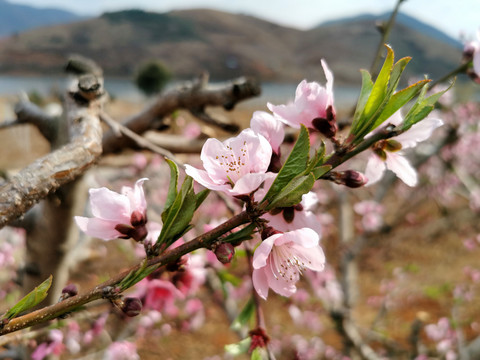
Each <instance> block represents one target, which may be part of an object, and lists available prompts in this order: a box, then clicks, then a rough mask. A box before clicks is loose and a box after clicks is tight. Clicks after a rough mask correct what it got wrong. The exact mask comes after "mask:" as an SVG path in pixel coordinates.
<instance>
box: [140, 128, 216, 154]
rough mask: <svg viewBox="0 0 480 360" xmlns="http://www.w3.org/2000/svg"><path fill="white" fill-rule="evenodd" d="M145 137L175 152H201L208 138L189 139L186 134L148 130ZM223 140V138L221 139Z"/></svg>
mask: <svg viewBox="0 0 480 360" xmlns="http://www.w3.org/2000/svg"><path fill="white" fill-rule="evenodd" d="M144 138H145V139H147V140H148V141H149V142H150V143H152V144H155V145H157V146H160V147H161V148H164V149H166V150H168V151H171V152H173V153H176V154H178V153H180V154H199V153H200V151H201V150H202V147H203V144H205V140H206V139H187V138H186V137H185V136H181V135H175V134H164V133H159V132H156V131H148V132H146V133H145V134H144ZM219 140H220V141H222V140H221V139H219Z"/></svg>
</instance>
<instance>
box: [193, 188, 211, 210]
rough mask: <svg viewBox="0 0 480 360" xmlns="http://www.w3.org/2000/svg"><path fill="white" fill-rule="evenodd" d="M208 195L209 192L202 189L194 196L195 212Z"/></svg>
mask: <svg viewBox="0 0 480 360" xmlns="http://www.w3.org/2000/svg"><path fill="white" fill-rule="evenodd" d="M208 194H210V190H208V189H204V190H202V191H200V192H199V193H198V194H195V210H197V209H198V208H199V207H200V205H202V203H203V202H204V201H205V199H206V198H207V196H208Z"/></svg>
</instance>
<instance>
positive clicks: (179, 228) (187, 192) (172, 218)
mask: <svg viewBox="0 0 480 360" xmlns="http://www.w3.org/2000/svg"><path fill="white" fill-rule="evenodd" d="M196 205H197V198H196V196H195V193H194V191H193V179H192V178H191V177H190V176H187V177H186V178H185V180H184V182H183V184H182V187H181V189H180V191H179V192H178V193H177V195H176V197H175V200H174V201H173V203H172V204H171V206H170V207H169V208H168V209H167V210H165V211H164V212H163V213H162V220H163V226H162V231H161V232H160V235H159V237H158V239H157V247H158V246H159V245H160V244H167V246H169V245H171V244H172V243H173V242H174V241H175V240H177V239H178V238H179V235H180V236H181V235H183V234H184V233H185V230H186V228H187V227H188V226H189V223H190V221H191V220H192V218H193V214H194V212H195V209H196Z"/></svg>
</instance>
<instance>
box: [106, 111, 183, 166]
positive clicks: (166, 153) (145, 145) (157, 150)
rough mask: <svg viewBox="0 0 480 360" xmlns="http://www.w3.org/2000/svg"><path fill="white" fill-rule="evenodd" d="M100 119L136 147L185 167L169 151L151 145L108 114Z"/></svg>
mask: <svg viewBox="0 0 480 360" xmlns="http://www.w3.org/2000/svg"><path fill="white" fill-rule="evenodd" d="M100 119H101V120H103V121H105V122H106V123H107V124H108V125H109V126H110V128H112V129H115V130H114V131H117V132H120V135H124V136H127V137H128V138H130V139H132V140H133V141H135V143H136V144H137V145H138V146H140V147H142V148H145V149H148V150H150V151H153V152H154V153H157V154H160V155H162V156H164V157H166V158H169V159H171V160H173V161H174V162H175V163H176V164H177V165H178V166H180V167H182V168H183V167H185V165H184V164H183V163H182V162H181V161H180V160H178V159H177V158H176V157H175V155H173V154H172V153H171V152H170V151H168V150H166V149H163V148H161V147H159V146H157V145H155V144H152V143H151V142H150V141H148V140H147V139H145V138H144V137H143V136H140V135H138V134H136V133H134V132H133V131H132V130H130V129H129V128H127V127H125V126H123V125H122V124H120V123H118V122H116V121H115V120H113V119H112V118H111V117H110V116H109V115H108V114H106V113H103V112H102V113H101V114H100Z"/></svg>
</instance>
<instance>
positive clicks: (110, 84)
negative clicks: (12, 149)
mask: <svg viewBox="0 0 480 360" xmlns="http://www.w3.org/2000/svg"><path fill="white" fill-rule="evenodd" d="M68 82H69V78H68V77H60V76H48V77H20V76H0V96H7V95H16V94H19V93H21V92H22V91H23V92H26V93H30V92H34V91H35V92H38V93H39V94H48V93H50V92H51V91H55V92H58V91H60V92H61V91H63V90H64V89H65V88H66V87H67V85H68ZM175 85H178V83H172V84H171V85H170V86H175ZM296 86H297V84H273V83H264V84H262V94H261V96H260V97H258V98H254V99H251V100H248V104H249V105H251V106H258V107H263V106H265V104H266V102H267V101H270V102H272V103H274V104H281V103H285V102H286V101H288V100H291V99H293V98H294V96H295V89H296ZM105 88H106V90H107V91H108V93H109V94H110V95H111V96H112V97H114V98H117V99H121V100H130V101H133V102H140V101H144V100H145V97H144V96H143V95H142V93H141V92H140V91H139V90H138V89H137V87H136V86H135V85H134V84H133V82H132V81H131V80H129V79H115V78H106V80H105ZM334 90H335V104H336V106H337V107H342V106H351V105H352V104H354V103H355V101H356V99H357V94H358V91H359V89H358V88H353V87H335V89H334Z"/></svg>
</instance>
